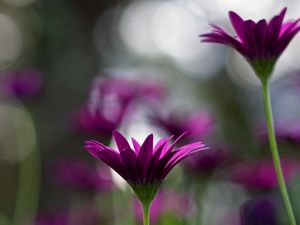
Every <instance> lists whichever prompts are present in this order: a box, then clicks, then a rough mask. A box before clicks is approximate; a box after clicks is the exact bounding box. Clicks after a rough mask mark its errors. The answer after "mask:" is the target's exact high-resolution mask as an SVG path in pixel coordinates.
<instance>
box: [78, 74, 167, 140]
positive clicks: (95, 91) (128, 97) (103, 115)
mask: <svg viewBox="0 0 300 225" xmlns="http://www.w3.org/2000/svg"><path fill="white" fill-rule="evenodd" d="M164 91H165V89H164V87H163V86H162V85H161V84H159V83H155V82H137V81H130V80H125V79H120V78H98V79H95V81H93V83H92V88H91V90H90V97H89V100H88V104H87V105H86V106H84V107H82V108H81V109H80V110H79V111H78V112H77V113H76V114H75V116H74V129H75V130H76V131H77V132H80V133H84V134H89V135H97V136H101V137H109V138H110V137H111V136H112V132H113V131H114V130H117V129H118V128H119V127H120V126H121V124H122V122H124V120H125V118H127V117H128V116H130V115H131V114H132V112H134V107H135V106H136V105H137V104H139V103H145V102H146V103H147V102H148V103H152V102H153V101H154V100H155V99H160V98H162V96H163V95H164Z"/></svg>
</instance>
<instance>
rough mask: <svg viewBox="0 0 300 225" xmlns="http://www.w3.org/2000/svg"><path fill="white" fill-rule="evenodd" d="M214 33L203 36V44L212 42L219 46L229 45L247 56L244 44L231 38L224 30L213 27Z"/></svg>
mask: <svg viewBox="0 0 300 225" xmlns="http://www.w3.org/2000/svg"><path fill="white" fill-rule="evenodd" d="M212 28H213V30H212V32H211V33H207V34H202V35H200V37H201V38H202V40H201V41H202V42H212V43H218V44H224V45H229V46H231V47H233V48H234V49H236V50H237V51H238V52H240V53H241V54H242V55H245V54H247V51H246V50H245V47H244V46H243V43H241V42H239V41H238V40H236V39H234V38H233V37H231V36H230V35H229V34H227V33H226V32H225V31H224V30H223V29H222V28H220V27H218V26H215V25H212Z"/></svg>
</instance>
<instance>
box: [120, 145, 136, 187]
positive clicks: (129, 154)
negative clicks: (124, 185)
mask: <svg viewBox="0 0 300 225" xmlns="http://www.w3.org/2000/svg"><path fill="white" fill-rule="evenodd" d="M120 158H121V160H122V162H123V165H124V167H125V168H126V169H127V171H128V176H129V178H128V180H130V181H131V182H134V183H136V182H139V181H140V178H139V176H138V172H137V158H136V155H135V153H134V151H132V150H131V149H130V148H126V149H125V150H123V151H121V153H120Z"/></svg>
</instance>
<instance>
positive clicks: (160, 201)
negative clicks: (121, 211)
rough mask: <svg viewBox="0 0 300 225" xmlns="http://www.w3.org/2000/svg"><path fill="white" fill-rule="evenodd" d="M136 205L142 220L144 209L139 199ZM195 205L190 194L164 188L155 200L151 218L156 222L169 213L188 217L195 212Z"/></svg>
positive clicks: (136, 212)
mask: <svg viewBox="0 0 300 225" xmlns="http://www.w3.org/2000/svg"><path fill="white" fill-rule="evenodd" d="M134 206H135V214H136V218H137V219H138V220H139V221H140V222H142V221H143V209H142V207H141V205H140V204H138V202H137V201H135V205H134ZM195 207H196V206H195V204H194V202H193V201H192V199H191V198H190V197H189V196H188V195H186V194H179V193H176V192H174V191H171V190H166V189H162V191H161V192H159V193H158V194H157V196H156V198H155V200H154V201H153V204H152V207H151V213H150V215H151V219H150V220H151V221H153V223H154V224H156V223H158V220H159V218H160V217H161V216H163V215H164V214H169V213H172V214H174V215H176V216H179V217H180V218H184V217H188V216H189V215H191V214H192V213H193V210H194V209H195Z"/></svg>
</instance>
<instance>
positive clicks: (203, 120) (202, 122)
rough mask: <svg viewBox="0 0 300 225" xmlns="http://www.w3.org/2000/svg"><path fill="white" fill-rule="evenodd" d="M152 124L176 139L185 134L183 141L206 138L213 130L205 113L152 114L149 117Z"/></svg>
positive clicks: (212, 123)
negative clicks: (180, 114)
mask: <svg viewBox="0 0 300 225" xmlns="http://www.w3.org/2000/svg"><path fill="white" fill-rule="evenodd" d="M150 119H151V121H152V123H153V124H154V125H156V126H158V127H160V128H162V129H163V130H165V131H167V132H168V133H169V134H170V135H174V136H175V137H176V138H177V137H179V136H180V135H181V134H183V133H184V132H186V135H185V136H184V139H185V140H188V141H189V140H196V139H199V138H203V137H204V136H207V135H208V134H209V133H210V132H211V131H212V128H213V125H214V120H213V118H212V116H211V115H210V114H208V113H205V112H197V113H194V114H187V115H183V116H178V115H174V114H172V113H169V114H168V115H166V116H165V115H162V114H153V115H151V116H150Z"/></svg>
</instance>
